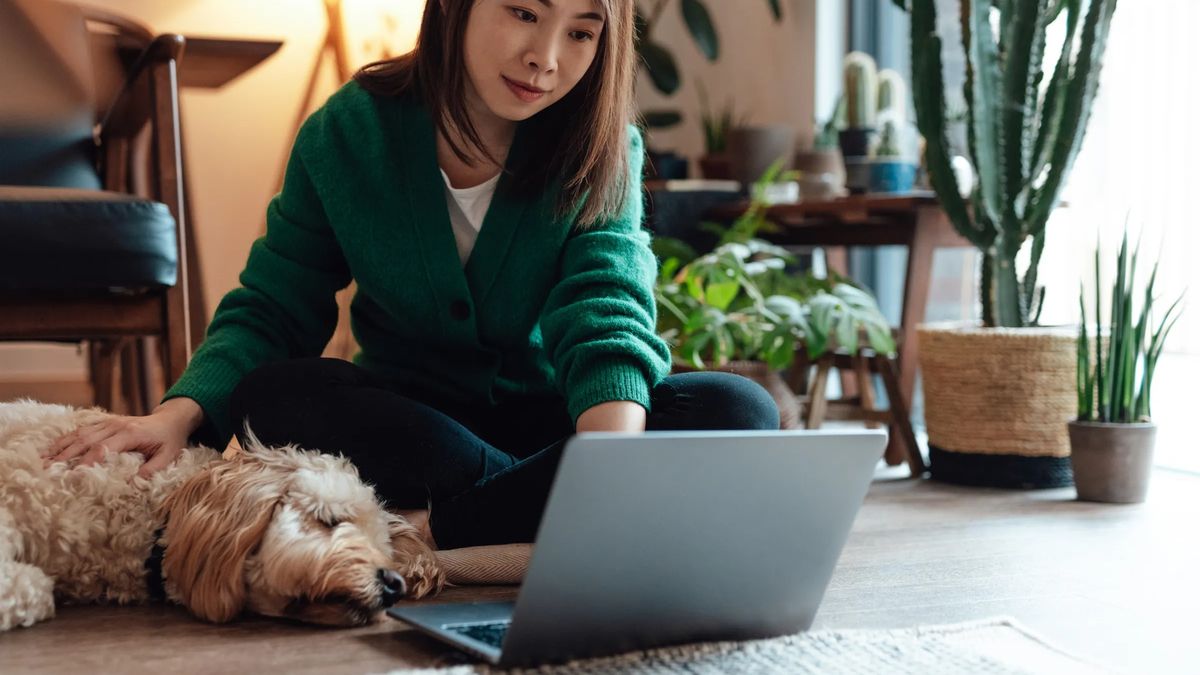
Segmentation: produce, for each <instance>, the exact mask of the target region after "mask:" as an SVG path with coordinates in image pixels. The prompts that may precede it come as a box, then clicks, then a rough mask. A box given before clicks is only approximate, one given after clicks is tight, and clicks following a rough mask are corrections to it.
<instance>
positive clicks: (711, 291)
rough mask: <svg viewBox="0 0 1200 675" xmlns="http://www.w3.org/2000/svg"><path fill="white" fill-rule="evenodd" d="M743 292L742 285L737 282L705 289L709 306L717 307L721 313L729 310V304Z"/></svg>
mask: <svg viewBox="0 0 1200 675" xmlns="http://www.w3.org/2000/svg"><path fill="white" fill-rule="evenodd" d="M739 290H741V284H739V283H738V282H737V281H724V282H718V283H713V284H709V285H708V286H707V287H706V289H705V296H706V298H707V300H708V304H710V305H712V306H713V307H716V308H717V309H719V310H721V311H725V310H726V309H728V308H729V303H731V302H733V299H734V298H736V297H737V294H738V291H739Z"/></svg>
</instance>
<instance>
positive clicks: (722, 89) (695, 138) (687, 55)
mask: <svg viewBox="0 0 1200 675" xmlns="http://www.w3.org/2000/svg"><path fill="white" fill-rule="evenodd" d="M819 3H820V4H826V3H827V0H785V1H784V3H783V20H782V21H781V22H779V23H776V22H775V20H774V17H773V16H772V15H771V11H770V9H769V8H768V6H767V2H766V0H709V1H708V2H706V3H705V5H706V6H707V7H708V10H709V12H710V13H711V15H712V19H713V24H714V26H715V27H716V31H717V34H718V38H719V40H720V47H721V53H720V58H719V59H718V60H717V62H716V63H710V62H709V61H708V60H707V59H705V58H704V55H703V54H701V53H700V51H699V50H698V49H697V48H696V46H695V43H694V42H693V41H692V38H691V35H690V34H689V33H688V30H687V26H686V24H684V22H683V16H682V13H681V11H680V6H681V3H679V2H678V0H669V2H668V6H667V9H666V10H665V11H664V12H663V14H662V17H661V19H660V20H659V22H658V24H656V25H655V26H654V29H653V32H652V33H651V38H652V39H653V40H654V41H655V42H658V43H660V44H662V45H663V46H665V47H666V48H667V49H669V50H670V51H671V53H672V54H673V55H674V56H675V59H676V62H677V63H678V65H679V71H680V78H681V80H682V85H681V86H680V88H679V90H678V91H676V92H675V94H673V95H672V96H670V97H664V96H663V95H662V94H660V93H659V92H658V90H657V89H655V88H654V86H653V85H652V84H651V83H650V81H649V77H648V76H646V75H645V74H644V72H643V74H642V75H641V76H640V77H639V82H638V91H637V101H638V104H639V105H640V106H641V107H642V108H643V109H656V108H674V109H676V110H679V111H681V112H682V113H683V115H684V121H683V123H682V124H680V125H678V126H676V127H673V128H671V129H665V130H656V131H654V132H652V133H651V134H650V136H649V141H648V144H649V145H650V146H651V147H653V148H654V149H656V150H673V151H675V152H677V153H679V154H681V155H684V156H685V157H688V158H691V159H695V158H697V157H699V156H700V155H702V154H704V132H703V127H702V125H701V122H700V99H699V94H698V90H697V86H696V82H697V80H698V79H699V80H701V81H703V83H704V87H705V89H707V90H708V98H709V104H710V105H711V106H712V108H713V109H714V110H720V109H721V108H723V107H724V105H725V104H726V102H727V101H733V103H734V109H735V111H736V112H737V113H738V114H741V115H744V116H745V117H746V122H747V123H749V124H776V123H778V124H790V125H793V126H794V127H795V128H796V130H797V132H798V133H799V139H800V143H808V142H811V139H812V132H813V118H814V114H813V111H814V107H813V95H814V81H813V73H814V71H815V61H816V48H815V45H816V44H817V43H819V42H820V38H819V37H818V36H817V30H818V25H820V24H819V23H818V12H817V6H818V4H819ZM835 4H836V3H835ZM640 5H641V6H642V7H643V8H644V9H648V8H649V7H650V6H651V3H650V2H646V1H643V2H641V3H640ZM821 28H822V30H826V29H827V27H826V26H824V25H822V26H821ZM839 35H840V34H839ZM838 60H839V61H840V60H841V56H840V54H839V56H838ZM826 107H829V106H826ZM825 115H828V112H827V111H826V112H823V113H821V116H822V117H824V116H825Z"/></svg>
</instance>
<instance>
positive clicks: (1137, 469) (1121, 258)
mask: <svg viewBox="0 0 1200 675" xmlns="http://www.w3.org/2000/svg"><path fill="white" fill-rule="evenodd" d="M1137 258H1138V254H1137V251H1134V253H1133V255H1132V256H1130V255H1129V238H1128V236H1126V237H1125V238H1124V239H1123V240H1122V242H1121V250H1120V253H1119V254H1118V255H1117V274H1116V281H1115V282H1114V284H1113V289H1112V294H1111V296H1110V297H1109V298H1107V299H1106V300H1107V303H1103V304H1107V305H1108V306H1109V307H1110V310H1109V322H1108V330H1107V331H1105V330H1103V326H1102V324H1101V321H1100V308H1101V305H1102V298H1101V295H1102V293H1101V286H1100V249H1099V247H1097V249H1096V270H1095V272H1096V278H1095V283H1096V290H1095V307H1094V314H1095V332H1094V333H1093V334H1092V336H1091V338H1090V339H1089V337H1088V311H1087V297H1086V293H1085V292H1084V291H1083V288H1082V287H1081V288H1080V293H1079V313H1080V327H1079V339H1078V343H1077V345H1078V346H1077V350H1078V351H1077V354H1078V364H1079V367H1078V374H1077V379H1076V383H1077V385H1076V389H1077V394H1078V400H1079V414H1078V416H1077V417H1076V418H1075V419H1074V420H1073V421H1071V422H1070V423H1069V424H1068V433H1069V435H1070V439H1071V468H1072V470H1073V471H1074V475H1075V491H1076V493H1077V494H1078V496H1079V499H1082V500H1085V501H1094V502H1115V503H1132V502H1140V501H1143V500H1145V498H1146V491H1147V489H1148V487H1149V482H1150V467H1151V462H1152V460H1153V458H1154V437H1155V431H1156V429H1157V427H1156V426H1155V424H1154V422H1153V421H1152V419H1151V417H1150V387H1151V384H1152V383H1153V382H1154V370H1155V367H1156V366H1157V365H1158V358H1159V356H1160V355H1161V354H1162V349H1163V344H1164V343H1165V342H1166V339H1167V335H1168V334H1169V333H1170V332H1171V328H1172V327H1173V326H1174V325H1175V322H1176V321H1177V320H1178V319H1179V315H1180V313H1179V307H1180V304H1179V303H1180V301H1181V300H1182V299H1183V298H1182V297H1180V298H1178V299H1176V300H1175V302H1174V303H1172V304H1171V305H1170V306H1169V307H1168V308H1167V311H1166V312H1165V313H1163V314H1162V315H1161V316H1160V317H1155V316H1154V313H1153V310H1154V306H1155V297H1154V282H1155V279H1157V277H1158V265H1155V266H1154V271H1153V272H1151V274H1150V279H1149V281H1148V282H1147V283H1146V286H1145V288H1144V289H1142V290H1141V292H1138V290H1137V289H1136V287H1135V283H1134V275H1135V273H1136V272H1137ZM1139 296H1140V297H1141V306H1140V307H1136V308H1135V302H1136V301H1137V300H1138V298H1139ZM1093 352H1094V353H1095V358H1094V359H1093V357H1092V354H1093Z"/></svg>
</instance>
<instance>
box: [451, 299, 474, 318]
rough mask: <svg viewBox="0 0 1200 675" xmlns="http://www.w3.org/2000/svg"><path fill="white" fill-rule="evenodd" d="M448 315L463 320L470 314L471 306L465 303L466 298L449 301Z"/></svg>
mask: <svg viewBox="0 0 1200 675" xmlns="http://www.w3.org/2000/svg"><path fill="white" fill-rule="evenodd" d="M450 316H452V317H454V318H455V319H458V320H459V321H465V320H466V319H467V318H468V317H470V316H471V306H470V305H468V304H467V301H466V300H455V301H454V302H452V303H450Z"/></svg>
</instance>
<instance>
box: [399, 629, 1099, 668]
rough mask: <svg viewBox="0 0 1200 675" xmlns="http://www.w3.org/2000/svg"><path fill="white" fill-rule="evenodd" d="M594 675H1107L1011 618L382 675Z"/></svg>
mask: <svg viewBox="0 0 1200 675" xmlns="http://www.w3.org/2000/svg"><path fill="white" fill-rule="evenodd" d="M501 672H506V673H530V674H532V673H537V674H538V675H599V674H600V673H655V674H659V673H661V674H664V675H665V674H669V673H687V674H688V675H705V674H709V673H712V674H716V673H738V674H739V675H740V674H742V673H814V674H815V673H821V674H838V673H847V674H850V673H853V674H855V675H876V674H878V673H896V674H899V673H911V674H913V675H941V674H946V675H950V674H953V675H959V674H960V673H971V674H975V673H987V674H989V675H991V674H999V673H1004V674H1006V675H1008V674H1014V675H1015V674H1017V673H1022V674H1026V673H1028V674H1033V673H1048V674H1053V675H1082V674H1084V673H1087V674H1088V675H1093V674H1095V673H1104V672H1108V671H1105V670H1102V669H1100V668H1099V667H1097V666H1095V665H1092V664H1090V663H1087V662H1085V661H1083V660H1081V659H1079V658H1077V657H1075V656H1072V655H1071V654H1069V653H1067V652H1064V651H1063V650H1061V649H1059V648H1057V647H1054V646H1053V645H1051V644H1049V643H1048V642H1046V641H1045V640H1043V639H1042V638H1040V637H1038V636H1036V635H1035V634H1034V633H1032V632H1031V631H1030V630H1029V629H1027V628H1025V627H1024V626H1022V625H1020V624H1019V623H1017V622H1016V621H1015V620H1014V619H1011V618H1006V617H1000V618H995V619H987V620H984V621H975V622H970V623H960V624H947V625H938V626H921V627H918V628H907V629H902V630H828V631H814V632H811V633H799V634H796V635H788V636H784V637H779V638H772V639H768V640H751V641H748V642H713V643H705V644H697V645H685V646H681V647H666V648H662V649H655V650H649V651H641V652H631V653H629V654H623V655H620V656H613V657H606V658H600V659H590V660H585V661H572V662H570V663H567V664H563V665H560V666H543V667H542V668H539V669H536V670H508V671H502V670H497V669H495V668H490V667H488V666H484V665H458V666H452V667H447V668H425V669H409V670H394V671H392V672H390V673H388V674H387V675H426V674H429V675H432V674H434V673H437V674H439V675H476V674H484V673H501Z"/></svg>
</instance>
